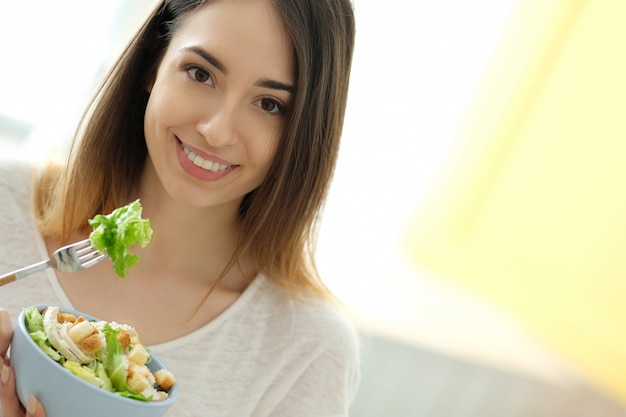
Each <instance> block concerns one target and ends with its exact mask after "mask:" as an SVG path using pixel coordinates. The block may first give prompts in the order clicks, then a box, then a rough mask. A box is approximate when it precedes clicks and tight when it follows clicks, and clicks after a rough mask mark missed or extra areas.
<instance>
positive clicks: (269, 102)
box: [255, 98, 285, 114]
mask: <svg viewBox="0 0 626 417" xmlns="http://www.w3.org/2000/svg"><path fill="white" fill-rule="evenodd" d="M255 104H256V105H257V106H259V107H260V108H261V109H262V110H263V111H266V112H268V113H272V114H284V113H285V106H284V105H283V104H281V103H279V102H278V101H277V100H274V99H271V98H262V99H259V100H257V101H255Z"/></svg>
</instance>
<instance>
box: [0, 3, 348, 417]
mask: <svg viewBox="0 0 626 417" xmlns="http://www.w3.org/2000/svg"><path fill="white" fill-rule="evenodd" d="M353 39H354V22H353V11H352V7H351V4H350V3H349V0H309V1H293V0H230V1H227V0H214V1H206V0H205V1H201V0H195V1H191V0H171V1H169V0H166V1H164V2H163V4H160V5H159V6H158V7H157V8H156V9H155V11H154V13H153V14H152V15H151V16H150V18H149V19H148V20H147V22H146V23H145V25H144V26H143V27H142V29H141V30H140V31H139V33H138V34H137V36H136V37H135V38H134V40H133V41H132V43H131V44H130V45H129V47H128V48H127V50H126V51H125V52H124V53H123V55H122V56H121V58H120V59H119V61H118V63H117V64H116V65H115V67H114V68H113V70H112V72H111V73H110V74H109V76H108V78H107V80H106V81H105V83H104V85H103V87H102V88H101V89H100V91H99V93H98V94H97V96H96V98H95V100H94V101H93V103H92V105H91V106H90V108H88V109H87V111H86V113H85V117H84V119H83V123H82V125H81V126H80V128H79V129H78V132H79V133H78V134H77V138H78V140H76V141H75V143H74V144H73V147H72V149H71V151H70V155H69V157H68V162H67V164H66V166H65V167H64V168H62V169H60V168H55V167H46V169H44V170H43V171H41V172H36V171H35V174H33V171H32V170H31V169H30V168H28V167H25V166H24V165H22V164H19V163H4V164H3V165H2V166H0V171H1V172H0V198H1V199H2V201H3V205H2V208H0V210H1V213H0V214H2V216H0V217H2V220H0V226H1V229H0V230H2V231H3V233H2V237H1V238H0V239H1V240H0V260H2V262H3V264H2V271H0V272H8V271H10V270H11V269H15V268H18V267H21V266H24V265H25V264H28V263H31V262H34V261H37V260H39V259H40V258H41V257H43V256H48V255H49V254H50V253H51V252H53V251H54V250H55V249H56V248H58V247H59V246H60V245H62V244H66V243H71V242H74V241H78V240H81V239H84V238H85V237H87V235H88V234H89V232H90V228H89V226H88V223H87V221H88V219H89V218H92V217H93V216H94V215H95V214H98V213H108V212H110V211H112V210H113V209H114V208H116V207H120V206H122V205H125V204H127V203H129V202H130V201H133V200H134V199H137V198H139V199H140V200H141V202H142V205H143V207H144V217H146V218H149V219H150V221H151V223H152V227H153V229H154V237H153V239H152V242H151V243H150V244H149V245H148V246H147V247H146V248H144V249H141V250H137V253H138V254H139V255H140V257H141V261H140V262H139V263H138V264H136V265H135V266H133V268H131V270H130V271H129V273H128V276H127V278H126V279H120V278H118V277H116V276H114V271H113V269H112V268H111V264H110V263H109V262H102V263H100V264H98V265H97V266H95V267H93V268H90V269H87V270H84V271H81V272H78V273H72V274H61V273H59V272H56V271H53V270H48V271H45V272H43V273H39V274H38V276H33V277H31V278H27V279H23V280H21V281H18V282H16V283H13V284H10V285H8V286H5V287H3V288H2V291H1V292H0V306H3V307H5V308H6V310H7V311H3V312H2V313H0V350H1V351H2V352H6V350H7V348H8V346H9V345H10V339H11V334H12V333H11V321H10V320H11V317H10V316H9V314H11V316H12V318H13V319H15V317H16V315H17V313H18V312H19V311H20V309H21V308H22V307H25V306H28V305H33V304H49V305H64V306H68V307H73V308H75V309H77V310H80V311H85V312H88V313H90V314H92V315H94V316H97V317H100V318H101V319H105V320H115V321H118V322H125V323H129V324H132V325H134V326H135V327H137V328H138V330H139V331H140V334H141V335H142V339H143V342H144V343H145V344H147V345H150V346H151V348H152V350H153V351H154V352H156V353H157V354H158V355H159V357H161V358H162V359H163V360H164V361H165V362H166V363H167V364H168V365H169V366H170V367H171V368H172V370H173V371H174V373H175V374H176V375H177V377H178V380H179V381H180V383H181V390H182V392H181V395H180V397H179V399H178V401H177V402H176V404H175V405H174V407H173V408H172V410H171V415H186V416H200V415H202V416H225V415H229V416H282V415H285V416H313V415H315V416H344V415H347V410H348V407H349V404H350V401H351V399H352V397H353V395H354V393H355V390H356V385H357V381H358V373H359V372H358V350H357V343H356V338H355V336H354V333H353V331H352V329H351V327H350V326H349V324H348V323H347V321H346V320H345V319H344V318H343V316H342V315H341V314H339V313H338V311H337V310H336V309H335V308H334V307H333V303H332V296H331V295H330V293H329V291H328V290H327V288H326V287H325V286H324V285H323V283H322V282H321V281H320V279H319V278H318V276H317V273H316V270H315V266H314V265H315V264H314V259H313V257H312V246H313V243H314V237H315V226H316V220H317V217H318V215H319V212H320V209H321V207H322V204H323V201H324V198H325V195H326V191H327V188H328V185H329V182H330V179H331V177H332V173H333V169H334V165H335V161H336V157H337V151H338V144H339V137H340V133H341V128H342V123H343V115H344V110H345V104H346V96H347V88H348V80H349V70H350V64H351V57H352V50H353ZM33 177H34V186H32V195H33V196H34V198H33V201H34V207H33V203H32V202H31V185H30V184H31V181H33ZM4 201H7V203H6V204H5V203H4ZM33 213H34V216H33V215H32V214H33ZM33 217H34V218H36V223H34V222H33V220H31V219H32V218H33ZM37 245H39V246H37ZM4 356H5V361H4V365H3V366H2V372H1V377H2V378H1V382H2V383H1V384H0V400H1V402H2V412H3V414H2V415H4V416H5V417H13V416H24V415H27V416H42V415H44V409H45V404H40V403H38V402H37V401H36V399H35V398H32V397H31V399H30V400H29V402H28V404H27V406H26V410H24V408H23V407H21V405H20V404H19V402H18V400H17V398H16V396H15V388H14V387H15V377H16V376H15V375H14V373H13V371H12V369H11V368H10V363H9V361H8V358H7V357H6V354H5V355H4ZM24 413H26V414H24Z"/></svg>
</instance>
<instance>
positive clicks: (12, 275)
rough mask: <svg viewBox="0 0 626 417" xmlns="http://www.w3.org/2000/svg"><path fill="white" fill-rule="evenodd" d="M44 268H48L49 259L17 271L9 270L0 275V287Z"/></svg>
mask: <svg viewBox="0 0 626 417" xmlns="http://www.w3.org/2000/svg"><path fill="white" fill-rule="evenodd" d="M46 268H50V261H49V260H48V261H41V262H38V263H36V264H33V265H31V266H27V267H26V268H22V269H18V270H17V271H13V272H9V273H8V274H5V275H2V276H0V287H1V286H3V285H6V284H10V283H11V282H14V281H17V280H18V279H20V278H24V277H25V276H28V275H31V274H34V273H35V272H38V271H42V270H44V269H46Z"/></svg>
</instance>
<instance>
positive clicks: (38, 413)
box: [0, 308, 46, 417]
mask: <svg viewBox="0 0 626 417" xmlns="http://www.w3.org/2000/svg"><path fill="white" fill-rule="evenodd" d="M12 338H13V324H12V323H11V316H10V315H9V312H8V311H6V310H4V309H1V308H0V356H1V359H2V363H1V364H0V366H2V369H1V370H0V411H1V412H0V415H2V416H3V417H24V416H26V417H45V415H46V413H45V412H44V410H43V407H42V406H41V403H39V401H37V399H36V398H35V397H33V396H31V397H30V398H29V399H28V404H27V405H26V409H24V407H22V404H21V403H20V400H19V399H18V398H17V394H16V393H15V374H14V373H13V369H11V366H10V365H11V364H10V361H9V357H8V355H7V350H8V349H9V345H10V344H11V339H12Z"/></svg>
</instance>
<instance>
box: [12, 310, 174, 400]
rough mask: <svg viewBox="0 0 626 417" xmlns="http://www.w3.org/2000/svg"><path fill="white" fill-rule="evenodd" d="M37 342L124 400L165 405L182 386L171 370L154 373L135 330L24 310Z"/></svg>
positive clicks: (74, 370) (57, 312)
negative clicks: (173, 388)
mask: <svg viewBox="0 0 626 417" xmlns="http://www.w3.org/2000/svg"><path fill="white" fill-rule="evenodd" d="M24 316H25V321H26V328H27V329H28V333H29V334H30V336H31V338H32V339H33V340H34V341H35V343H37V345H38V346H39V347H40V348H41V349H42V350H43V351H44V352H45V353H46V354H47V355H48V356H49V357H50V358H52V359H53V360H54V361H56V362H58V363H59V364H60V365H62V366H63V367H64V368H65V369H67V370H68V371H69V372H71V373H73V374H74V375H76V376H78V377H79V378H82V379H83V380H85V381H87V382H88V383H90V384H93V385H95V386H97V387H100V388H102V389H104V390H106V391H109V392H112V393H116V394H119V395H121V396H123V397H128V398H133V399H136V400H140V401H160V400H164V399H166V398H168V394H167V391H168V390H169V389H170V388H172V387H173V386H174V384H175V382H176V379H175V377H174V375H173V374H172V373H171V372H170V371H168V370H167V369H160V370H158V371H156V372H154V373H153V372H152V371H150V369H149V368H148V366H147V364H148V363H150V360H151V356H150V352H149V351H148V350H147V349H146V348H145V347H144V346H143V345H142V343H141V340H140V338H139V335H138V334H137V331H136V330H135V328H134V327H132V326H129V325H126V324H119V323H115V322H105V321H89V320H87V319H85V318H84V317H82V316H80V317H76V316H75V315H74V314H71V313H66V312H61V311H60V310H59V308H58V307H47V308H46V309H44V310H43V311H41V312H40V311H39V310H38V309H37V308H36V307H29V308H27V309H25V310H24Z"/></svg>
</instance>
